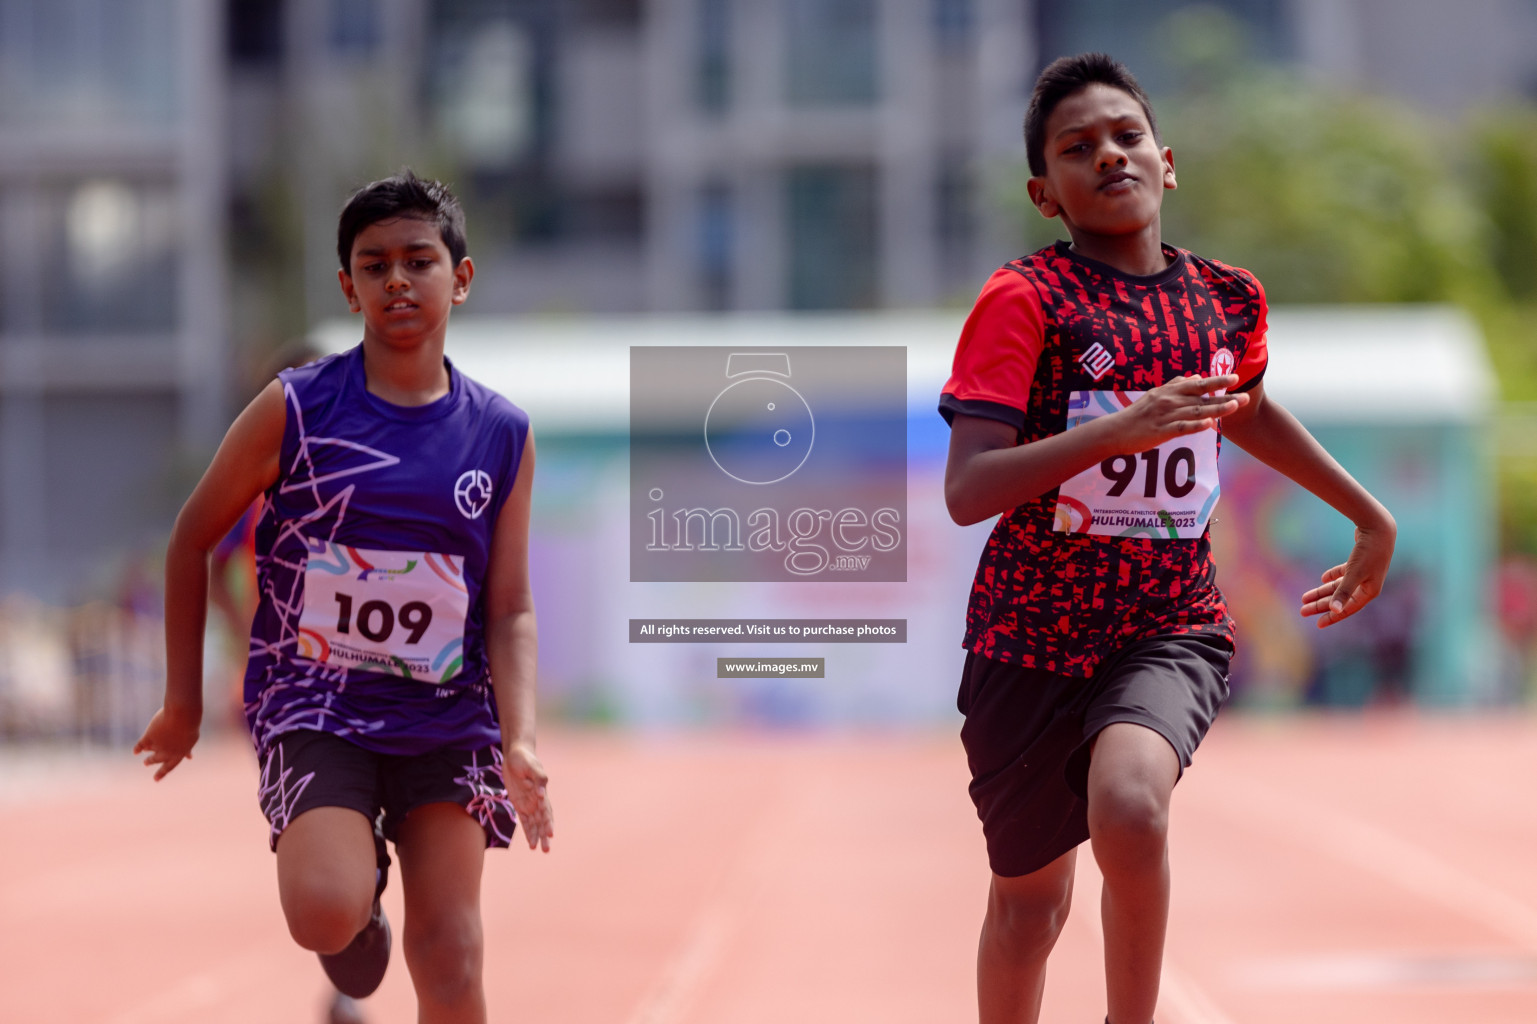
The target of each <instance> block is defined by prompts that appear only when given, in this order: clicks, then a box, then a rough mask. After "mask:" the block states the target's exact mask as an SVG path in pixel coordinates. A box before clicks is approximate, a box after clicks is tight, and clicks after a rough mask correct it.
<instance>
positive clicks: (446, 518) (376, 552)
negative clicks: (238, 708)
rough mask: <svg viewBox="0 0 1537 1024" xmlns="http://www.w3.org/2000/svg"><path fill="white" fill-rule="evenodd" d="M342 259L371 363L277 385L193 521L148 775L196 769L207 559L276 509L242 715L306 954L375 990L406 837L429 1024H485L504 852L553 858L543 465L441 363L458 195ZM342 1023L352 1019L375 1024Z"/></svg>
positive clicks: (254, 412)
mask: <svg viewBox="0 0 1537 1024" xmlns="http://www.w3.org/2000/svg"><path fill="white" fill-rule="evenodd" d="M338 258H339V259H340V261H341V269H340V271H339V274H338V276H339V279H340V282H341V288H342V292H343V294H344V295H345V296H346V298H347V302H348V305H349V307H350V308H351V309H352V311H353V312H355V313H362V315H363V340H362V344H361V345H359V346H358V347H357V348H354V349H353V350H351V351H350V352H347V353H344V354H341V355H337V356H332V357H330V358H328V359H324V360H321V361H319V362H317V363H313V364H310V365H308V366H304V367H301V368H298V369H293V370H286V371H284V372H283V373H282V374H280V375H279V379H278V380H276V381H273V382H272V383H271V384H269V385H268V386H267V387H266V389H265V390H263V391H262V393H261V394H260V395H258V396H257V398H256V399H255V400H254V401H252V403H251V404H250V405H249V406H247V407H246V409H245V411H244V412H242V413H241V414H240V416H239V417H238V418H237V419H236V420H235V423H234V424H233V426H231V427H230V430H229V433H228V434H227V435H226V436H225V438H224V441H223V443H222V444H221V445H220V447H219V451H218V452H217V454H216V455H215V456H214V459H213V462H212V464H211V465H210V466H209V468H208V470H207V472H206V473H205V474H204V476H203V479H202V480H201V481H200V482H199V483H198V486H197V487H196V488H195V489H194V491H193V493H192V496H191V497H190V498H188V499H187V503H186V505H185V506H183V508H182V511H181V514H180V515H179V516H178V517H177V520H176V525H175V528H174V529H173V531H172V534H171V540H170V546H169V548H168V550H167V554H166V648H167V679H166V695H165V703H164V706H163V707H162V708H161V709H160V710H159V711H157V712H156V713H155V716H154V718H153V719H152V720H151V721H150V723H149V726H148V727H147V728H146V729H145V731H144V735H143V737H142V738H141V739H140V740H139V742H138V744H137V745H136V746H135V748H134V751H135V753H143V754H146V755H147V756H146V757H145V760H144V763H145V764H146V765H155V766H158V767H157V769H156V772H155V779H156V780H157V781H158V780H159V779H161V778H164V777H165V775H166V773H167V772H169V771H171V770H172V769H173V768H175V767H176V766H177V765H178V764H179V763H180V762H181V761H182V760H183V759H184V758H190V757H191V756H192V748H193V745H194V744H195V743H196V742H197V738H198V730H199V724H200V721H201V717H202V679H201V668H202V639H203V626H204V618H205V615H206V607H207V594H208V556H209V552H210V550H211V549H212V548H213V547H214V546H215V545H216V544H217V543H218V541H219V539H220V538H221V537H222V536H223V535H224V534H225V533H226V532H227V531H228V530H229V528H230V527H231V525H233V524H234V522H235V521H236V520H237V519H238V518H239V517H240V514H241V513H242V511H243V510H245V509H246V508H248V507H250V505H251V503H252V501H253V500H254V499H256V497H257V496H258V495H264V496H265V502H264V506H263V512H262V515H261V518H260V521H259V522H258V523H257V526H256V549H257V562H258V566H257V572H258V587H259V590H260V604H259V607H258V609H257V613H256V619H255V622H254V623H253V625H252V638H251V656H250V660H249V665H248V669H247V675H246V689H245V711H246V720H247V723H248V725H249V726H250V728H251V732H252V737H253V740H254V742H255V744H256V747H257V753H258V756H259V757H260V759H261V765H262V771H261V783H260V792H259V798H260V800H261V803H262V810H263V812H264V813H265V814H266V816H267V818H268V821H269V822H270V824H271V826H272V828H271V843H272V848H273V850H274V851H275V853H276V855H277V868H278V893H279V897H280V900H281V902H282V906H283V912H284V915H285V917H286V918H287V921H288V927H289V931H290V932H291V933H292V935H293V937H294V939H295V941H297V942H298V943H299V944H300V945H302V946H304V947H305V948H306V949H311V950H314V951H315V952H316V953H318V954H320V959H321V962H322V964H323V966H324V967H325V969H326V973H327V974H328V976H330V978H331V979H332V981H333V982H335V984H336V986H337V988H338V990H339V991H340V992H341V993H344V994H345V996H346V997H351V998H361V997H363V996H366V995H368V994H370V993H371V992H372V991H373V990H374V989H375V988H377V986H378V984H379V982H380V980H381V979H382V977H383V974H384V969H385V967H386V965H387V964H388V961H389V952H390V928H389V923H388V921H387V920H386V919H385V917H384V915H383V912H382V910H381V909H380V905H379V894H380V892H382V890H383V888H384V884H385V879H386V869H387V867H388V865H389V863H390V861H389V858H388V856H387V855H386V853H385V849H386V848H385V845H384V840H385V839H389V840H391V841H393V842H394V844H395V850H396V854H397V855H398V856H399V858H400V866H401V873H402V880H403V892H404V900H405V913H406V916H405V931H404V940H403V941H404V946H405V956H406V965H407V967H408V968H409V969H410V972H411V978H412V982H413V984H414V985H415V988H416V993H417V1000H418V1005H419V1019H420V1020H422V1021H442V1022H449V1021H452V1022H467V1021H484V1020H485V1019H486V1007H485V995H484V991H483V987H482V982H481V961H482V945H481V925H480V877H481V868H482V861H483V859H484V851H485V849H486V848H487V847H488V846H507V845H508V843H509V842H510V839H511V835H512V831H513V828H514V825H515V822H520V823H521V824H522V826H523V830H524V836H525V838H526V839H527V841H528V844H529V847H530V848H531V849H532V848H534V847H543V849H544V850H545V851H548V850H549V843H550V838H551V837H552V836H553V834H554V827H553V815H552V812H551V808H550V801H549V797H548V795H547V791H546V783H547V776H546V773H545V770H544V767H543V766H542V765H541V764H540V762H539V758H538V756H537V755H536V754H535V753H534V677H535V662H536V655H535V626H534V606H533V601H532V597H531V593H530V588H529V581H528V524H529V506H530V494H531V488H532V481H533V471H534V441H533V436H532V434H530V433H529V431H528V420H527V417H526V416H525V415H524V414H523V413H522V411H521V410H519V409H518V408H517V407H516V406H514V405H512V404H511V403H510V402H507V401H506V400H505V399H503V398H501V397H500V396H498V395H496V394H495V393H493V392H491V391H489V390H488V389H486V388H484V387H481V386H480V385H479V384H476V383H475V382H474V381H471V380H469V379H468V378H465V377H464V376H463V375H462V374H460V373H459V372H458V371H457V370H456V369H455V368H454V367H453V365H452V364H451V363H449V362H448V361H447V360H446V359H445V358H444V354H443V343H444V335H445V332H446V329H447V326H448V316H449V311H450V310H451V309H452V308H453V307H454V306H456V305H458V304H460V303H462V302H463V301H464V300H465V298H466V297H467V296H468V295H469V290H470V282H471V279H472V278H473V277H474V269H475V268H474V265H473V264H472V263H471V261H470V259H469V258H468V257H467V256H466V255H465V241H464V215H463V212H462V210H461V208H460V206H459V203H458V200H457V199H455V198H454V196H453V195H452V193H450V192H449V191H448V189H447V188H446V187H444V186H443V185H442V184H440V183H438V182H432V181H422V180H420V179H418V178H416V177H415V176H414V175H412V174H411V173H410V172H409V171H407V172H405V173H404V174H402V175H400V176H397V177H393V178H387V179H384V180H382V181H377V182H374V183H372V184H370V185H367V186H365V187H364V188H362V189H360V190H358V192H356V193H355V194H354V195H353V196H352V197H351V199H350V200H349V201H348V203H347V205H346V207H345V208H344V210H343V211H342V215H341V220H340V224H339V229H338ZM338 999H339V1003H338V1004H337V1005H334V1006H333V1009H332V1016H333V1019H342V1018H343V1017H345V1016H346V1015H347V1014H349V1013H354V1012H355V1011H354V1010H353V1009H352V1008H350V1007H346V1006H344V1005H343V1004H345V999H343V998H342V997H340V996H339V997H338Z"/></svg>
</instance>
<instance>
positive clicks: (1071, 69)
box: [1025, 53, 1158, 177]
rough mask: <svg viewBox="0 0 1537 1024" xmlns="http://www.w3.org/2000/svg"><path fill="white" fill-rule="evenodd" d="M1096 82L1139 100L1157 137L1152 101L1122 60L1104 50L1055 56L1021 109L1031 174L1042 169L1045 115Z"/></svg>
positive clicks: (1044, 161)
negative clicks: (1023, 114)
mask: <svg viewBox="0 0 1537 1024" xmlns="http://www.w3.org/2000/svg"><path fill="white" fill-rule="evenodd" d="M1096 82H1098V83H1100V84H1102V85H1108V86H1110V87H1111V88H1114V89H1119V90H1121V91H1122V92H1124V93H1127V94H1129V95H1130V96H1131V98H1132V99H1134V100H1136V101H1137V102H1138V103H1140V104H1141V105H1142V112H1143V113H1144V114H1146V115H1147V123H1148V127H1150V128H1152V129H1153V137H1154V138H1155V139H1156V138H1157V137H1158V121H1157V120H1156V119H1155V118H1154V117H1153V104H1152V102H1151V101H1150V100H1149V99H1148V98H1147V93H1145V92H1143V91H1142V86H1140V85H1138V84H1137V79H1136V77H1135V76H1133V75H1132V73H1131V72H1130V71H1129V70H1127V68H1126V65H1125V64H1122V63H1121V62H1120V61H1118V60H1116V59H1115V58H1114V57H1112V56H1110V55H1109V54H1107V53H1080V54H1078V55H1077V56H1074V57H1058V58H1057V59H1056V60H1054V61H1052V62H1051V63H1050V64H1048V65H1046V68H1045V70H1044V71H1042V72H1041V76H1040V77H1039V78H1037V79H1036V80H1035V89H1034V91H1033V92H1031V93H1030V106H1029V108H1028V109H1027V110H1026V111H1025V157H1026V158H1027V159H1028V160H1029V161H1030V173H1031V174H1033V175H1035V176H1036V177H1040V176H1041V175H1043V174H1045V173H1046V119H1047V118H1048V117H1050V116H1051V112H1052V111H1053V110H1056V109H1057V105H1058V104H1059V103H1061V102H1062V101H1063V100H1065V99H1067V98H1068V97H1069V96H1071V95H1073V94H1074V93H1076V92H1078V91H1079V90H1080V89H1083V88H1086V87H1087V86H1090V85H1093V84H1094V83H1096Z"/></svg>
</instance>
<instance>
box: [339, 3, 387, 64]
mask: <svg viewBox="0 0 1537 1024" xmlns="http://www.w3.org/2000/svg"><path fill="white" fill-rule="evenodd" d="M379 13H380V12H379V2H378V0H330V9H329V11H328V12H327V18H326V41H327V42H329V43H330V44H331V50H332V51H333V52H335V53H343V54H352V55H354V56H359V57H364V56H367V55H368V54H370V53H373V52H374V50H375V49H377V48H378V46H379V39H380V37H381V36H382V35H383V26H382V25H380V23H379Z"/></svg>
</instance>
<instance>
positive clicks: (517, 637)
mask: <svg viewBox="0 0 1537 1024" xmlns="http://www.w3.org/2000/svg"><path fill="white" fill-rule="evenodd" d="M533 481H534V435H533V434H532V433H530V434H528V435H527V440H526V441H525V442H524V445H523V457H522V459H521V460H520V461H519V463H518V475H517V479H516V480H515V481H514V482H513V486H512V493H511V494H509V495H508V496H507V501H506V503H505V504H503V505H502V510H501V512H500V513H498V515H497V519H496V529H495V532H494V533H493V534H492V538H491V565H490V569H489V571H488V572H487V574H486V588H485V597H486V657H487V659H488V660H489V662H490V667H491V687H492V690H493V691H494V692H495V693H496V706H497V711H498V713H499V715H500V718H501V727H502V775H503V778H504V781H505V782H506V784H507V795H508V796H509V797H510V798H511V799H512V806H513V808H514V809H515V810H516V811H517V812H518V822H519V823H520V824H521V825H522V826H523V836H524V838H525V839H527V840H528V847H529V849H531V850H532V849H534V848H535V847H538V846H542V847H543V848H544V851H545V852H546V853H548V852H549V850H550V839H551V837H553V836H554V835H555V817H554V812H553V811H552V809H551V807H550V797H549V793H548V791H547V786H548V782H549V775H548V773H546V772H545V770H544V765H543V764H541V763H540V761H539V757H538V755H537V754H535V753H534V694H535V677H536V674H537V666H538V661H539V656H538V643H539V640H538V633H537V630H536V629H535V624H534V597H533V590H532V588H531V587H530V586H529V582H528V525H529V509H530V506H531V502H532V496H533Z"/></svg>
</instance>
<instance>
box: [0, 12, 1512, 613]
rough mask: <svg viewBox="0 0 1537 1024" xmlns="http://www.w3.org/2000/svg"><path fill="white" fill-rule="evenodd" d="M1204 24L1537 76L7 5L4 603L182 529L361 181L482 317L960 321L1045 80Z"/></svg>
mask: <svg viewBox="0 0 1537 1024" xmlns="http://www.w3.org/2000/svg"><path fill="white" fill-rule="evenodd" d="M1213 11H1216V12H1220V13H1223V14H1224V15H1225V17H1226V21H1227V24H1228V25H1229V26H1230V28H1233V33H1231V34H1230V35H1229V36H1227V37H1224V36H1221V35H1220V33H1219V34H1218V35H1216V36H1209V37H1198V38H1195V44H1201V43H1202V40H1203V39H1204V40H1205V42H1204V45H1206V46H1207V47H1208V50H1210V49H1211V47H1212V46H1214V45H1216V46H1217V48H1218V50H1219V51H1220V52H1219V53H1218V54H1217V56H1218V57H1221V56H1222V55H1223V54H1226V56H1227V58H1228V59H1234V60H1273V61H1279V62H1290V63H1293V64H1299V65H1302V66H1304V67H1307V68H1310V69H1313V70H1314V71H1315V72H1316V73H1317V74H1319V75H1322V76H1332V77H1334V78H1336V79H1338V80H1341V81H1345V82H1349V83H1351V84H1352V86H1360V87H1365V88H1370V89H1377V90H1381V91H1387V92H1393V93H1398V94H1401V95H1403V96H1405V97H1407V98H1409V99H1411V100H1414V101H1416V102H1420V103H1424V104H1427V105H1430V106H1432V107H1436V108H1439V109H1441V110H1445V111H1448V112H1455V111H1458V110H1461V109H1464V108H1466V107H1467V106H1468V105H1470V104H1473V103H1478V102H1485V101H1489V100H1491V99H1495V98H1498V97H1500V96H1510V95H1529V94H1530V92H1531V89H1532V86H1533V83H1534V81H1537V8H1534V7H1533V5H1532V4H1531V3H1529V2H1525V0H1464V2H1462V3H1459V4H1456V5H1449V4H1444V3H1441V2H1440V0H1395V2H1391V3H1390V2H1388V0H1212V2H1206V3H1203V4H1192V3H1189V2H1186V0H303V2H300V0H218V2H215V0H0V591H3V590H8V589H14V588H24V589H28V590H31V591H33V592H34V593H38V594H41V595H44V596H48V597H50V599H55V600H61V599H66V598H73V597H75V596H80V595H81V588H82V587H87V586H96V585H97V584H98V583H99V581H100V579H101V576H102V574H103V573H104V572H110V569H109V568H106V567H107V565H108V560H109V556H110V555H111V553H112V552H115V551H120V550H122V549H124V548H126V547H130V546H132V545H134V544H137V543H143V542H145V541H147V540H148V539H149V538H150V537H151V536H152V535H154V534H155V533H157V532H158V533H163V531H164V529H165V525H166V522H167V520H168V515H169V510H170V509H172V508H174V506H175V503H176V501H177V500H179V499H180V497H181V496H182V495H183V494H185V491H186V487H187V483H188V477H187V473H188V471H189V470H192V469H194V468H195V467H198V466H200V465H201V460H202V459H203V458H204V457H205V456H206V453H207V451H208V450H209V448H210V447H211V445H212V443H213V442H214V441H215V440H216V439H217V436H218V432H219V429H220V428H221V427H222V425H223V424H224V423H225V422H227V417H228V414H229V410H230V408H231V406H232V405H233V404H234V403H236V402H238V401H243V400H244V399H245V398H246V397H248V396H249V394H250V393H251V388H252V381H251V380H250V379H249V378H250V377H251V376H252V374H250V373H249V372H247V371H251V370H253V369H254V367H255V365H256V364H259V363H260V362H261V361H262V359H261V356H262V355H263V354H266V353H270V352H272V351H274V350H276V349H277V348H278V347H279V346H281V345H282V343H284V342H285V341H288V340H291V339H292V338H295V337H297V336H301V335H303V334H305V333H306V332H307V331H308V330H309V329H310V328H311V327H313V326H314V325H315V324H317V323H318V322H320V321H321V320H323V319H325V318H326V317H328V316H332V315H335V314H338V313H340V312H342V310H343V306H342V304H341V299H340V296H339V293H338V290H337V287H336V280H335V271H336V257H335V253H334V244H335V243H334V223H335V215H336V212H337V209H338V207H339V206H340V204H341V202H342V200H343V198H344V197H345V195H346V194H347V192H348V191H349V189H351V188H352V187H355V186H356V185H358V184H361V183H363V182H365V181H367V180H370V179H372V178H375V177H378V176H380V175H382V174H384V173H387V172H389V171H392V170H394V169H396V168H398V167H400V166H401V165H404V164H408V163H409V164H410V165H412V166H414V167H416V168H418V169H419V170H421V171H422V172H423V173H427V174H433V175H439V176H443V177H446V178H448V179H450V180H451V181H453V182H454V183H455V185H456V186H457V187H458V189H459V190H460V192H461V193H462V194H463V195H464V197H465V199H466V202H467V205H468V206H469V209H470V215H471V225H470V227H471V238H470V242H471V251H472V253H473V254H474V256H475V258H476V261H477V264H478V268H479V271H480V274H479V278H478V280H477V282H476V287H475V294H474V297H473V299H472V305H471V307H470V308H471V311H474V312H479V313H487V314H504V313H557V314H581V313H632V312H642V311H662V312H687V311H763V310H837V309H872V308H877V309H878V308H885V309H892V308H915V307H925V306H933V305H939V304H954V305H964V304H965V303H966V302H967V301H969V299H970V298H971V297H972V296H973V295H974V294H975V290H976V288H977V287H978V285H979V283H980V282H981V281H982V280H983V279H984V278H985V275H986V274H987V272H988V271H989V270H990V268H992V267H994V266H996V265H997V264H998V263H999V262H1001V261H1002V260H1004V259H1006V258H1009V257H1012V256H1015V255H1017V253H1016V252H1015V251H1014V250H1015V249H1016V248H1018V246H1019V244H1020V243H1019V241H1018V239H1017V238H1016V237H1015V231H1016V227H1015V225H1014V222H1013V221H1014V219H1013V218H1012V217H1009V216H1004V215H1001V214H1000V212H999V210H1000V202H1001V194H1002V192H1003V191H1004V190H1005V187H1006V185H1007V184H1008V183H1009V182H1015V183H1016V184H1017V178H1018V174H1019V163H1020V158H1021V150H1022V146H1021V144H1020V141H1019V122H1020V119H1021V116H1022V112H1023V107H1024V103H1025V99H1026V96H1027V93H1028V88H1029V85H1030V82H1031V81H1032V79H1033V76H1034V74H1035V72H1036V70H1037V69H1038V68H1039V67H1040V65H1041V64H1042V63H1044V62H1045V60H1047V59H1049V58H1050V57H1052V56H1055V55H1057V54H1060V53H1065V52H1075V51H1078V50H1082V49H1087V48H1103V49H1108V50H1110V51H1111V52H1114V53H1116V54H1118V55H1120V56H1122V57H1123V58H1124V59H1126V60H1127V61H1128V62H1130V63H1131V64H1132V66H1133V67H1134V68H1135V69H1136V70H1137V71H1138V73H1139V74H1141V75H1142V77H1143V78H1144V80H1145V81H1146V82H1147V84H1148V85H1149V86H1150V87H1151V88H1152V90H1153V91H1154V94H1155V96H1156V95H1157V94H1158V93H1159V90H1161V89H1165V88H1169V87H1171V83H1172V82H1173V81H1174V80H1175V76H1176V75H1177V74H1178V68H1179V67H1181V66H1186V65H1188V64H1189V62H1190V61H1191V60H1196V61H1197V62H1199V60H1201V59H1208V60H1209V59H1216V58H1214V57H1213V54H1212V53H1211V52H1204V53H1203V52H1195V51H1200V45H1196V46H1195V51H1193V52H1191V53H1186V52H1184V51H1182V50H1181V49H1180V46H1181V45H1184V43H1181V42H1180V40H1181V39H1184V40H1185V43H1189V42H1190V40H1189V39H1185V37H1180V36H1177V35H1171V34H1170V28H1169V26H1170V25H1171V24H1174V23H1176V22H1178V21H1179V19H1181V18H1185V19H1187V20H1189V19H1190V18H1197V19H1198V18H1200V17H1204V16H1207V15H1210V14H1211V12H1213ZM1202 12H1205V14H1204V15H1203V13H1202ZM1223 39H1227V48H1226V49H1225V50H1222V49H1221V46H1220V45H1218V44H1221V43H1222V41H1223ZM1213 40H1216V42H1215V43H1213ZM1176 44H1179V45H1176ZM1181 62H1184V64H1182V63H1181ZM234 355H239V356H240V357H241V358H243V359H244V360H245V361H246V363H247V364H250V365H244V366H242V365H237V364H236V363H235V362H234V361H233V360H232V358H231V357H232V356H234ZM193 450H196V452H197V454H195V455H193V456H189V457H186V458H182V459H181V460H180V461H178V456H177V453H178V452H189V451H193ZM97 589H98V590H99V586H97Z"/></svg>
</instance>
